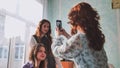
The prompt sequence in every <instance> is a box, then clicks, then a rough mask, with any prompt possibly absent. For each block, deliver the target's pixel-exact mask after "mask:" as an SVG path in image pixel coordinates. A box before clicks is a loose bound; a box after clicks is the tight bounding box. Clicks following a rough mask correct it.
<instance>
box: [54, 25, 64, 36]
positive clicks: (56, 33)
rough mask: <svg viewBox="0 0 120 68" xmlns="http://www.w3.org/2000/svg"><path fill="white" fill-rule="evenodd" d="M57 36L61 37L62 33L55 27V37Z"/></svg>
mask: <svg viewBox="0 0 120 68" xmlns="http://www.w3.org/2000/svg"><path fill="white" fill-rule="evenodd" d="M59 35H62V32H61V30H59V28H58V27H56V30H55V36H56V37H57V36H59Z"/></svg>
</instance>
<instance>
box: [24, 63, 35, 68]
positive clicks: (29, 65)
mask: <svg viewBox="0 0 120 68" xmlns="http://www.w3.org/2000/svg"><path fill="white" fill-rule="evenodd" d="M23 68H33V64H32V63H30V62H27V63H26V64H25V65H23Z"/></svg>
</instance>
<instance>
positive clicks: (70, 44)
mask: <svg viewBox="0 0 120 68" xmlns="http://www.w3.org/2000/svg"><path fill="white" fill-rule="evenodd" d="M80 42H81V41H80V36H79V35H74V36H72V37H71V38H69V39H67V38H65V37H64V36H59V37H58V38H57V39H56V40H55V41H54V42H53V44H52V50H53V54H54V55H55V56H56V57H62V58H65V59H72V58H73V57H75V56H77V55H78V54H79V53H81V51H82V47H81V44H80Z"/></svg>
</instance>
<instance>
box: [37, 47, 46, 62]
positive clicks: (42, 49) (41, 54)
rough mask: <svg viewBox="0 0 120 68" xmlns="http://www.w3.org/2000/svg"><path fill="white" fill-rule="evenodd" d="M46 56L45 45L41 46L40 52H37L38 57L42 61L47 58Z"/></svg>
mask: <svg viewBox="0 0 120 68" xmlns="http://www.w3.org/2000/svg"><path fill="white" fill-rule="evenodd" d="M45 58H46V51H45V47H43V46H42V47H40V48H39V50H38V52H37V59H38V60H40V61H42V60H45Z"/></svg>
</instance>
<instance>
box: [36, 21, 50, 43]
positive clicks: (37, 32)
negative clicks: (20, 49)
mask: <svg viewBox="0 0 120 68" xmlns="http://www.w3.org/2000/svg"><path fill="white" fill-rule="evenodd" d="M46 22H47V23H48V24H49V30H48V32H47V33H46V36H47V37H48V38H49V40H50V42H51V43H52V37H51V25H50V21H48V20H47V19H42V20H41V21H40V22H39V25H38V28H37V30H36V33H35V35H38V34H39V35H40V36H41V33H42V25H43V24H44V23H46Z"/></svg>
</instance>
